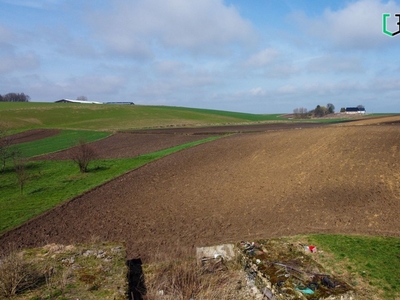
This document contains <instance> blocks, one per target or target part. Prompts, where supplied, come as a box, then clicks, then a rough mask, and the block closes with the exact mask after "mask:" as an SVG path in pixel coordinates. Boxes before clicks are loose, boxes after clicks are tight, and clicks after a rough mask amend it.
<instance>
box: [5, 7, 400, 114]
mask: <svg viewBox="0 0 400 300" xmlns="http://www.w3.org/2000/svg"><path fill="white" fill-rule="evenodd" d="M383 13H390V14H391V16H390V17H389V18H388V19H387V30H388V31H390V32H396V31H397V30H399V28H398V27H399V26H398V25H397V22H398V21H399V20H398V18H397V17H395V16H394V15H395V14H396V13H400V0H396V1H393V0H392V1H381V0H358V1H354V0H348V1H347V0H346V1H342V0H335V1H333V0H324V1H321V0H286V1H285V0H129V1H128V0H85V1H82V0H0V94H2V95H4V94H6V93H9V92H16V93H20V92H23V93H25V94H27V95H29V96H30V97H31V101H33V102H53V101H55V100H59V99H62V98H69V99H76V98H77V97H78V96H81V95H84V96H86V97H87V98H88V99H89V100H93V101H100V102H110V101H133V102H135V103H137V104H143V105H169V106H185V107H197V108H210V109H221V110H229V111H239V112H250V113H281V112H282V113H283V112H292V111H293V109H294V108H297V107H305V108H307V109H309V110H311V109H313V108H315V106H316V105H318V104H319V105H326V104H327V103H333V104H334V105H335V107H336V110H337V111H338V110H340V108H341V107H346V106H357V105H359V104H362V105H364V106H365V108H366V110H367V112H400V34H399V35H395V36H393V37H391V36H388V35H385V34H383V33H382V27H383V26H382V14H383Z"/></svg>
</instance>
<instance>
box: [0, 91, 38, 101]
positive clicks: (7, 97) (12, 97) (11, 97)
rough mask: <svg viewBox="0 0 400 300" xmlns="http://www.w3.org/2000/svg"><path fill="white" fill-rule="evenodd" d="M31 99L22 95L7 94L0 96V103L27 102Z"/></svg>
mask: <svg viewBox="0 0 400 300" xmlns="http://www.w3.org/2000/svg"><path fill="white" fill-rule="evenodd" d="M30 99H31V97H29V96H28V95H25V94H24V93H8V94H5V95H1V94H0V102H29V100H30Z"/></svg>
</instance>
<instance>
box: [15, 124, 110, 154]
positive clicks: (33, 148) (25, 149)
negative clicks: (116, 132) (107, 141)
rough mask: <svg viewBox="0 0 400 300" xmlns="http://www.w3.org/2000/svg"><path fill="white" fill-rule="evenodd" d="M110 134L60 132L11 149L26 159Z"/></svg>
mask: <svg viewBox="0 0 400 300" xmlns="http://www.w3.org/2000/svg"><path fill="white" fill-rule="evenodd" d="M110 134H111V133H110V132H100V131H82V130H62V131H61V132H60V134H57V135H55V136H52V137H48V138H45V139H41V140H37V141H33V142H28V143H21V144H18V145H15V146H14V147H12V149H15V150H18V152H19V153H20V154H21V156H22V157H25V158H28V157H33V156H37V155H41V154H46V153H51V152H56V151H60V150H65V149H68V148H70V147H72V146H75V145H77V143H78V142H79V140H84V141H86V142H87V143H90V142H94V141H97V140H99V139H102V138H106V137H107V136H109V135H110Z"/></svg>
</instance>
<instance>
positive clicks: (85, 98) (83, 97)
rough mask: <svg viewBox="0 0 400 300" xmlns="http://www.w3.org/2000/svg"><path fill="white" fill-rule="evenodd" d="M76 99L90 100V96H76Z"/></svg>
mask: <svg viewBox="0 0 400 300" xmlns="http://www.w3.org/2000/svg"><path fill="white" fill-rule="evenodd" d="M76 100H81V101H88V98H87V97H86V96H79V97H76Z"/></svg>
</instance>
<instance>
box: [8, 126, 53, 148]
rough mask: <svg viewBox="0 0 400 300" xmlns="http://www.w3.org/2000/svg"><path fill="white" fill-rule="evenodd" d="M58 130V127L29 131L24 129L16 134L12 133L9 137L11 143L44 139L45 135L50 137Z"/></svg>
mask: <svg viewBox="0 0 400 300" xmlns="http://www.w3.org/2000/svg"><path fill="white" fill-rule="evenodd" d="M59 132H60V130H58V129H33V130H29V131H24V132H21V133H18V134H14V135H13V136H12V138H11V143H12V144H20V143H27V142H32V141H36V140H39V139H44V138H47V137H51V136H53V135H57V134H59Z"/></svg>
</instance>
